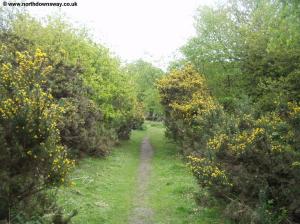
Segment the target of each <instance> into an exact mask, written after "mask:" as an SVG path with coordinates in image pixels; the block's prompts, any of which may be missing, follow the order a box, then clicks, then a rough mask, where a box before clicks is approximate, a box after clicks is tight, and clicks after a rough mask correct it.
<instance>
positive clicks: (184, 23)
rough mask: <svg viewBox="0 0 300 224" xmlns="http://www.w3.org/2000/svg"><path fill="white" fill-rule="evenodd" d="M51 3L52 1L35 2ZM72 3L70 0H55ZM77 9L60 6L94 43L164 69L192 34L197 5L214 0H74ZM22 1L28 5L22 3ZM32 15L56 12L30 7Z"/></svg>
mask: <svg viewBox="0 0 300 224" xmlns="http://www.w3.org/2000/svg"><path fill="white" fill-rule="evenodd" d="M39 1H40V2H42V1H44V2H50V1H51V2H55V0H39ZM56 1H59V2H73V1H74V0H64V1H62V0H56ZM75 1H77V3H78V6H77V7H62V8H61V9H60V10H61V11H63V12H64V13H65V14H66V15H67V17H68V18H69V19H70V20H71V21H73V22H74V23H77V24H81V25H85V26H87V27H88V28H89V29H90V30H91V33H92V34H93V36H94V37H95V39H96V40H97V41H99V42H100V43H103V44H104V45H105V46H107V47H109V48H110V49H111V51H112V52H114V53H115V54H116V55H118V56H119V57H120V58H121V59H122V60H123V61H127V62H130V61H133V60H136V59H139V58H142V59H145V60H147V61H150V62H152V63H153V64H155V65H156V66H159V67H161V68H165V67H166V65H167V63H168V62H169V60H171V59H172V57H173V56H174V54H175V52H176V50H177V49H178V48H179V47H180V46H182V45H183V44H184V43H185V42H186V41H187V40H188V38H189V37H191V36H193V34H194V33H195V31H194V27H193V16H194V15H195V10H196V9H197V8H198V7H199V6H200V5H204V4H206V5H212V3H213V2H214V0H75ZM25 2H30V1H29V0H26V1H25ZM29 10H30V11H31V13H32V14H34V15H36V16H44V15H47V14H51V13H52V12H53V11H58V8H56V7H55V8H53V7H30V8H29Z"/></svg>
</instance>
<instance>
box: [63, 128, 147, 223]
mask: <svg viewBox="0 0 300 224" xmlns="http://www.w3.org/2000/svg"><path fill="white" fill-rule="evenodd" d="M144 135H145V131H134V132H133V134H132V138H131V140H130V141H127V142H123V143H122V144H121V146H119V147H116V148H115V149H114V150H113V153H112V155H110V156H108V157H107V158H106V159H97V158H87V159H84V160H83V161H81V162H80V165H79V167H78V168H77V169H76V170H75V172H74V173H73V174H72V177H71V179H73V181H74V182H75V184H76V185H75V186H74V187H71V188H62V189H61V191H60V193H59V196H60V199H59V204H60V205H61V206H63V207H64V208H65V210H66V212H67V213H68V212H70V211H71V210H72V209H77V210H78V212H79V214H78V215H77V216H75V217H74V218H73V219H72V221H73V223H75V224H76V223H78V224H82V223H87V224H93V223H95V224H96V223H97V224H98V223H114V224H119V223H126V222H127V219H128V216H129V213H130V212H131V210H132V198H133V195H134V193H135V188H134V186H135V177H136V172H137V167H138V165H139V147H140V144H141V141H142V139H143V137H144Z"/></svg>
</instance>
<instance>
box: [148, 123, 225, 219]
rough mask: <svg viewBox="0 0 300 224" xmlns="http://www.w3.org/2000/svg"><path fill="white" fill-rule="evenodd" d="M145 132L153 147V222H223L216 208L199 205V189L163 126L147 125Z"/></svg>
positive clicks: (151, 201)
mask: <svg viewBox="0 0 300 224" xmlns="http://www.w3.org/2000/svg"><path fill="white" fill-rule="evenodd" d="M147 126H148V129H147V130H148V131H147V134H148V136H149V137H150V142H151V144H152V146H153V147H154V150H155V153H154V155H155V156H154V158H153V161H152V167H153V168H152V177H151V186H150V188H149V189H150V191H151V192H150V198H151V199H150V206H151V207H152V208H153V209H154V214H155V223H156V224H167V223H170V224H177V223H178V224H179V223H180V224H183V223H186V224H193V223H195V224H196V223H197V224H202V223H203V224H204V223H205V224H213V223H218V224H221V223H229V222H227V221H224V220H225V219H224V218H222V216H221V215H220V210H219V209H218V208H203V207H202V208H200V207H199V206H198V205H197V204H196V202H195V199H194V194H196V193H197V192H198V190H199V187H198V186H197V184H196V181H195V179H194V177H193V176H192V174H191V172H190V171H189V170H188V168H187V167H186V165H185V163H184V162H183V160H182V156H181V155H180V154H179V153H178V150H177V148H176V146H175V145H174V144H171V143H168V140H167V139H166V138H165V137H164V128H163V126H162V125H160V126H159V125H157V124H155V125H152V124H151V123H150V124H147Z"/></svg>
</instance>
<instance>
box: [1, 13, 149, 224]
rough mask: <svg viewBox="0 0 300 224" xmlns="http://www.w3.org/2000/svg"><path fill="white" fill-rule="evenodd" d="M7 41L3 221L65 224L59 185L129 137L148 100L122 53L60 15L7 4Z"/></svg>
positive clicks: (3, 45)
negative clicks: (42, 16) (41, 15)
mask: <svg viewBox="0 0 300 224" xmlns="http://www.w3.org/2000/svg"><path fill="white" fill-rule="evenodd" d="M0 44H1V46H0V50H1V52H0V64H1V75H0V143H1V146H0V150H1V153H0V154H1V156H0V163H1V165H0V182H1V187H0V199H1V200H0V220H8V221H9V222H11V223H51V222H54V223H64V221H63V218H62V213H61V211H60V208H59V207H58V206H56V205H55V189H56V187H57V186H59V185H61V184H66V185H67V184H69V182H68V177H67V176H68V175H67V174H68V172H69V170H70V169H72V168H73V167H74V164H75V163H76V160H78V159H79V158H81V157H82V156H84V155H90V156H104V155H107V154H108V153H109V152H110V148H111V146H112V145H115V144H116V143H117V142H118V141H119V140H122V139H128V138H129V136H130V132H131V130H132V129H136V128H139V127H140V126H141V125H142V123H143V119H144V112H143V105H142V102H141V101H138V98H137V94H136V92H135V90H134V88H133V86H132V85H131V79H130V78H128V77H129V76H128V75H127V73H126V72H125V70H124V69H123V68H122V67H121V65H120V62H119V61H118V59H116V58H115V57H113V56H112V55H111V54H110V53H109V51H108V49H106V48H105V47H103V46H101V45H99V44H97V43H94V42H93V41H92V40H91V39H90V38H89V36H88V34H87V33H85V32H84V30H80V29H75V28H73V27H72V26H71V24H69V23H67V22H66V21H64V20H63V19H62V18H60V17H50V18H48V19H47V20H44V21H43V22H41V21H38V20H37V19H35V18H33V17H31V16H29V15H28V14H26V13H14V12H10V11H4V10H3V9H1V27H0ZM25 205H26V206H25Z"/></svg>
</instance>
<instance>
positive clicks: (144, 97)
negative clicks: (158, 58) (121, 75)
mask: <svg viewBox="0 0 300 224" xmlns="http://www.w3.org/2000/svg"><path fill="white" fill-rule="evenodd" d="M125 69H126V72H127V73H128V76H129V78H130V79H132V81H133V84H134V85H135V89H136V91H137V97H138V100H139V101H140V102H142V103H143V105H144V110H145V113H146V114H145V116H146V118H147V119H149V120H161V119H162V115H163V111H162V108H161V105H160V103H159V94H158V91H157V89H156V88H155V83H156V81H157V80H158V79H160V78H161V77H162V76H163V74H164V73H163V71H162V70H161V69H159V68H156V67H154V66H153V65H152V64H150V63H148V62H144V61H142V60H138V61H136V62H134V63H132V64H129V65H127V66H126V68H125Z"/></svg>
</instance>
